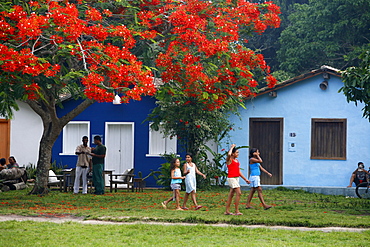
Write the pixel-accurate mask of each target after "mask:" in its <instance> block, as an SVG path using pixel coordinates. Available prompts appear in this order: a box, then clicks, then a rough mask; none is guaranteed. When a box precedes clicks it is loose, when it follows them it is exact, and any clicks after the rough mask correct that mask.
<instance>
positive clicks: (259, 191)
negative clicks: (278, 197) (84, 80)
mask: <svg viewBox="0 0 370 247" xmlns="http://www.w3.org/2000/svg"><path fill="white" fill-rule="evenodd" d="M257 193H258V198H259V199H260V201H261V203H262V206H263V207H264V208H265V209H268V208H271V206H270V205H267V204H266V203H265V200H264V199H263V195H262V187H261V186H258V187H257Z"/></svg>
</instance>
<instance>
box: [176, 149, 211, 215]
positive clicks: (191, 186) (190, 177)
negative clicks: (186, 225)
mask: <svg viewBox="0 0 370 247" xmlns="http://www.w3.org/2000/svg"><path fill="white" fill-rule="evenodd" d="M185 158H186V163H185V164H184V167H183V174H184V175H185V176H186V177H185V185H186V194H185V197H184V203H183V205H182V209H184V210H188V208H187V207H186V202H187V201H188V198H189V195H190V194H191V199H192V200H193V203H194V206H195V210H198V209H200V208H202V206H201V205H198V203H197V199H196V190H197V180H196V176H195V173H197V174H199V175H201V176H203V178H204V179H206V175H204V174H203V173H201V172H200V171H199V170H198V168H197V166H196V165H195V164H194V163H193V162H192V159H193V158H192V155H191V154H190V153H188V154H186V156H185Z"/></svg>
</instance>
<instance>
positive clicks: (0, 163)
mask: <svg viewBox="0 0 370 247" xmlns="http://www.w3.org/2000/svg"><path fill="white" fill-rule="evenodd" d="M6 168H7V165H6V159H5V158H1V159H0V171H1V170H3V169H6Z"/></svg>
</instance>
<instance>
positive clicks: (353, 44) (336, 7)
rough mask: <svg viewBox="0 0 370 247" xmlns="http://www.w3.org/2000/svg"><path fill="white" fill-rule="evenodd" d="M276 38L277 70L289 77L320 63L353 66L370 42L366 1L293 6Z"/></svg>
mask: <svg viewBox="0 0 370 247" xmlns="http://www.w3.org/2000/svg"><path fill="white" fill-rule="evenodd" d="M288 18H289V26H288V27H287V28H286V29H284V30H283V31H282V33H281V36H280V38H279V42H280V46H281V47H280V49H279V51H278V52H277V55H278V59H279V63H280V69H281V70H285V71H288V72H290V73H293V74H299V73H303V72H306V71H309V70H312V69H316V68H318V67H320V66H321V65H323V64H326V65H330V66H333V67H336V68H338V69H343V68H346V67H348V66H353V65H356V64H357V62H358V61H357V57H358V55H359V54H361V53H362V52H363V49H364V47H366V45H367V43H368V42H369V40H370V2H369V1H367V0H358V1H346V0H310V1H309V3H308V4H295V5H294V11H293V12H292V13H291V14H290V15H289V17H288Z"/></svg>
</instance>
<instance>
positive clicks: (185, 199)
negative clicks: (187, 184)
mask: <svg viewBox="0 0 370 247" xmlns="http://www.w3.org/2000/svg"><path fill="white" fill-rule="evenodd" d="M188 198H189V193H186V194H185V196H184V203H183V204H182V207H183V208H186V202H187V201H188Z"/></svg>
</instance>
